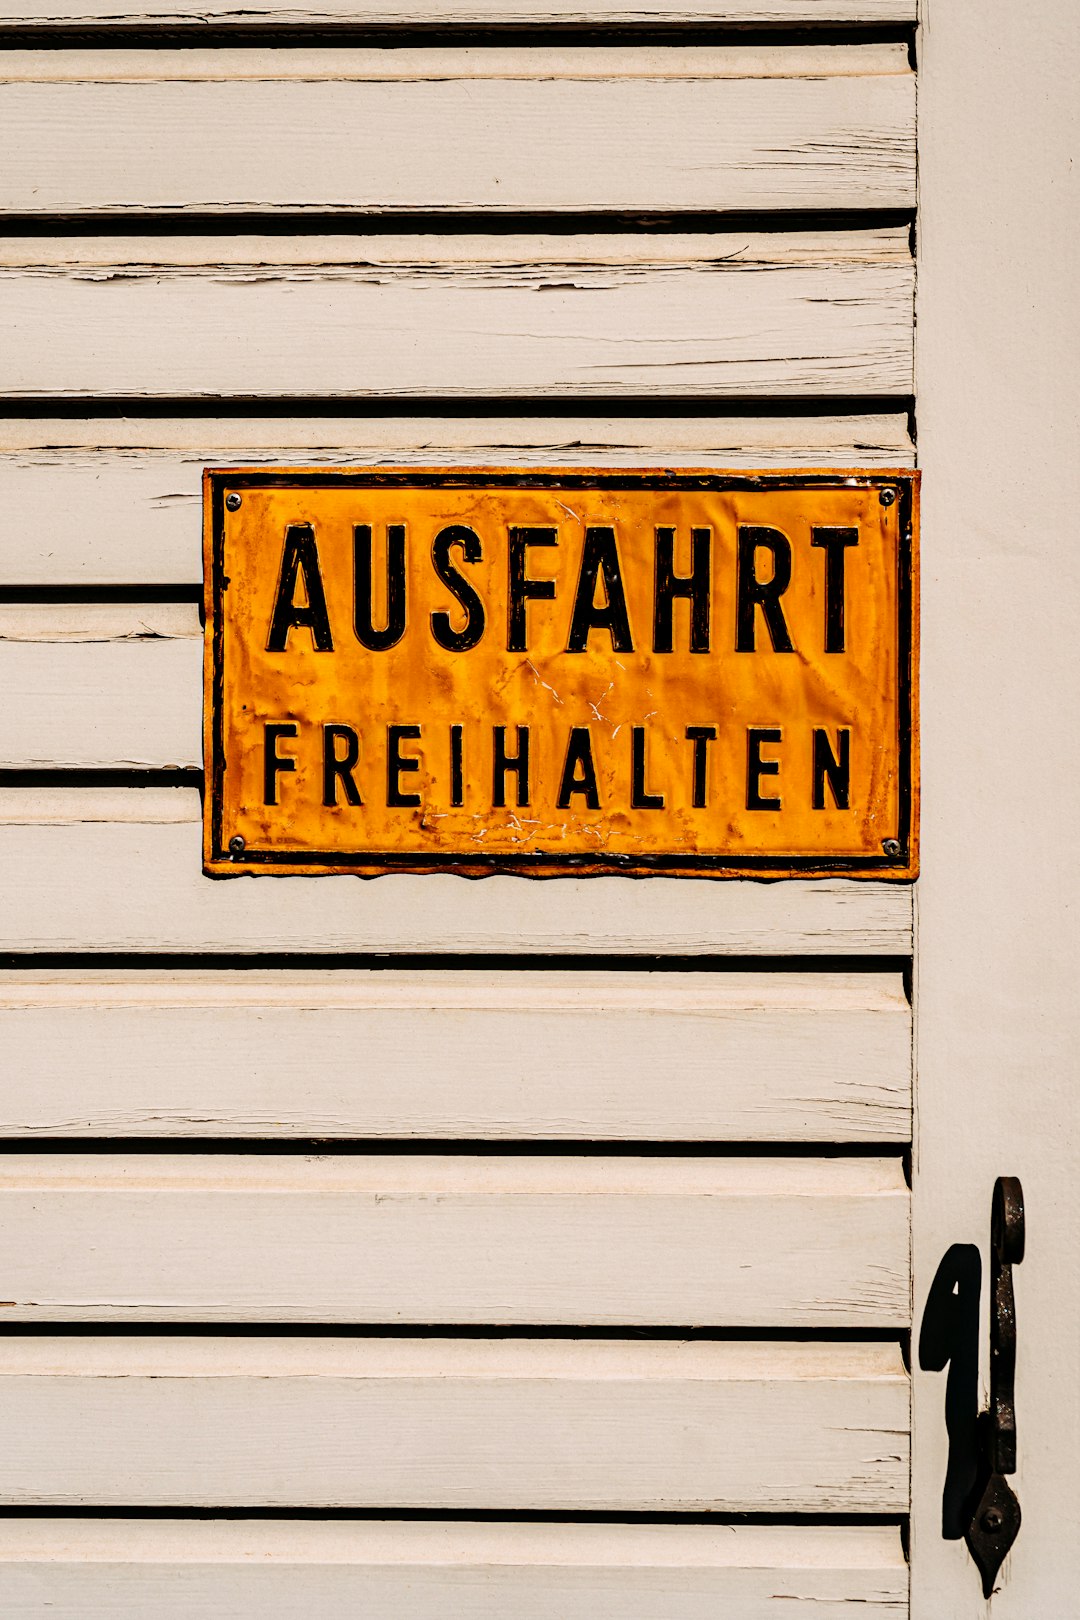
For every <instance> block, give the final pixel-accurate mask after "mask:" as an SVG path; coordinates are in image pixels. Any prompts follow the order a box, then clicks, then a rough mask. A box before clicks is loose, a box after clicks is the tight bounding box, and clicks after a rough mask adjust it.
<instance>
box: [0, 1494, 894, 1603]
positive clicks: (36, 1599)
mask: <svg viewBox="0 0 1080 1620" xmlns="http://www.w3.org/2000/svg"><path fill="white" fill-rule="evenodd" d="M803 1604H805V1605H808V1607H809V1612H812V1613H813V1615H814V1620H849V1617H850V1614H851V1612H852V1609H853V1606H854V1605H856V1604H857V1605H858V1606H859V1607H858V1609H857V1611H856V1612H857V1613H858V1614H859V1616H860V1617H861V1620H900V1617H901V1615H902V1614H903V1613H905V1612H906V1607H907V1566H906V1564H905V1561H904V1555H903V1551H902V1549H901V1545H900V1534H899V1531H898V1530H896V1529H893V1528H891V1527H878V1526H870V1525H847V1526H845V1527H844V1528H842V1529H832V1528H828V1527H821V1526H813V1527H794V1526H792V1527H788V1526H775V1525H730V1524H725V1525H701V1524H691V1525H676V1524H624V1525H619V1524H580V1523H574V1522H572V1521H571V1522H566V1523H561V1524H560V1523H554V1524H551V1523H543V1524H529V1523H520V1522H519V1523H501V1524H500V1523H490V1524H488V1523H476V1522H472V1523H469V1522H458V1523H446V1522H435V1523H427V1524H423V1523H411V1522H409V1521H408V1520H399V1521H397V1522H393V1521H390V1522H387V1521H385V1520H384V1521H381V1522H380V1521H367V1522H365V1521H359V1522H358V1521H354V1522H352V1523H348V1522H340V1521H339V1522H333V1521H326V1522H323V1523H318V1522H311V1521H304V1520H294V1521H292V1522H288V1521H275V1520H265V1519H264V1520H262V1521H260V1520H258V1519H248V1520H246V1521H243V1522H238V1521H236V1520H228V1519H222V1520H217V1521H215V1520H207V1519H192V1520H180V1519H174V1520H168V1519H165V1520H163V1519H157V1520H146V1519H7V1520H5V1521H4V1522H3V1523H0V1605H2V1606H3V1612H4V1614H5V1616H6V1617H7V1620H39V1617H44V1616H46V1615H47V1616H49V1617H51V1620H117V1617H118V1616H123V1615H128V1616H133V1615H137V1614H138V1615H153V1616H154V1620H191V1616H192V1615H196V1614H197V1615H199V1616H201V1617H203V1620H238V1617H239V1616H243V1615H260V1616H262V1617H263V1620H307V1617H308V1616H311V1615H318V1616H319V1620H357V1616H364V1615H366V1616H371V1617H375V1616H383V1617H386V1616H394V1617H397V1620H447V1616H448V1615H453V1617H454V1620H505V1617H506V1615H507V1614H514V1615H515V1616H518V1617H519V1620H657V1616H658V1615H663V1620H716V1615H717V1613H718V1612H720V1613H723V1612H724V1611H725V1610H726V1611H727V1612H729V1613H731V1614H732V1615H737V1616H738V1620H790V1616H791V1615H792V1613H793V1612H794V1613H796V1614H797V1613H798V1607H799V1606H800V1605H803Z"/></svg>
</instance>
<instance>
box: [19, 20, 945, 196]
mask: <svg viewBox="0 0 1080 1620" xmlns="http://www.w3.org/2000/svg"><path fill="white" fill-rule="evenodd" d="M0 145H2V147H3V150H4V154H5V161H4V165H3V169H2V171H0V207H2V208H3V209H5V210H6V211H8V212H11V213H15V214H38V213H40V214H46V215H47V214H68V215H74V214H95V213H118V212H128V213H131V212H166V213H168V212H172V213H176V212H178V211H179V210H182V209H185V208H188V209H193V210H196V211H201V212H206V211H213V212H222V213H238V214H242V213H253V212H255V213H258V212H266V211H273V210H283V211H286V212H294V211H296V210H305V209H307V210H312V211H315V212H318V213H327V212H336V211H350V212H351V211H356V210H360V211H369V212H386V211H393V210H409V209H420V210H435V211H437V212H440V213H443V212H445V213H452V212H454V211H466V212H477V211H481V210H482V211H484V212H485V213H487V214H499V213H506V212H513V211H515V210H530V209H533V210H540V211H548V210H551V211H555V212H558V213H573V212H575V211H580V210H582V209H603V210H607V211H611V212H615V211H617V210H619V209H641V208H654V209H655V208H663V209H667V210H678V209H701V208H708V209H724V210H729V209H730V210H739V209H761V208H830V207H833V208H836V207H841V208H842V207H852V206H857V207H868V206H879V207H910V206H912V205H913V203H914V197H915V81H914V75H913V74H912V73H911V71H910V68H909V66H908V61H907V53H906V50H905V47H904V46H903V45H902V44H896V45H886V46H881V45H877V46H866V47H858V46H855V47H851V46H818V47H816V48H811V49H808V50H807V49H801V48H784V47H779V48H777V49H776V50H774V51H773V52H771V53H768V54H765V53H761V52H746V51H742V50H740V49H739V48H738V47H731V48H728V49H727V50H723V49H721V50H716V49H713V50H709V49H694V48H690V49H683V48H680V47H673V48H667V49H665V48H659V49H658V48H656V47H650V48H647V49H642V48H640V47H638V48H636V49H634V48H630V49H621V50H613V49H600V50H596V49H590V50H576V51H574V50H551V49H550V48H548V47H535V48H532V49H530V48H528V47H525V48H520V49H517V50H507V49H502V50H491V49H480V50H471V51H470V50H464V51H462V50H453V51H447V50H381V51H342V50H335V51H331V52H326V51H288V50H280V49H278V50H273V51H228V50H226V51H220V50H216V51H208V52H201V51H197V50H194V51H193V50H185V51H183V52H173V51H154V52H140V51H122V50H121V51H109V52H101V51H94V52H80V51H74V52H66V51H59V52H48V53H32V52H18V51H17V52H12V53H5V55H4V56H3V57H2V58H0Z"/></svg>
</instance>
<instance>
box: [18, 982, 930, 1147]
mask: <svg viewBox="0 0 1080 1620" xmlns="http://www.w3.org/2000/svg"><path fill="white" fill-rule="evenodd" d="M0 1050H2V1051H3V1052H4V1054H5V1063H4V1067H5V1075H4V1084H3V1087H0V1136H24V1137H39V1136H72V1137H74V1136H81V1137H87V1136H101V1137H123V1136H171V1137H195V1138H197V1137H200V1136H239V1137H264V1138H289V1137H360V1138H365V1137H367V1138H373V1137H416V1138H421V1139H422V1138H439V1137H442V1138H455V1139H464V1140H469V1139H473V1138H484V1137H486V1138H492V1139H508V1140H512V1139H515V1138H516V1139H519V1140H528V1139H533V1140H547V1139H558V1138H562V1139H568V1138H569V1139H578V1140H593V1141H600V1140H607V1141H617V1140H620V1139H623V1140H630V1141H633V1140H640V1141H647V1140H648V1139H650V1138H654V1139H657V1140H664V1141H676V1142H689V1141H693V1140H695V1139H699V1140H704V1141H720V1142H724V1141H727V1142H739V1141H758V1142H784V1141H804V1142H805V1141H811V1142H813V1141H821V1142H848V1141H851V1142H859V1141H862V1142H889V1141H897V1142H899V1141H906V1140H908V1139H909V1138H910V1134H911V1013H910V1009H909V1007H908V1004H907V999H906V997H905V995H904V990H903V985H902V983H901V979H900V975H899V974H897V973H885V972H877V973H875V972H868V973H850V974H839V973H829V972H821V973H814V974H805V973H772V974H770V973H742V972H728V973H687V972H682V973H640V972H623V973H597V972H595V971H590V970H589V969H588V967H587V966H583V967H582V968H581V969H580V970H578V971H576V972H573V973H550V972H543V971H533V972H513V971H510V970H502V971H500V972H499V973H498V975H493V974H492V973H479V972H470V971H456V972H452V973H447V972H445V971H444V972H427V973H421V972H416V971H413V972H402V971H395V970H393V969H382V970H380V971H377V972H362V973H357V972H355V971H349V970H347V969H336V970H334V971H331V972H323V973H312V972H308V973H301V972H298V971H278V972H266V971H258V970H254V969H248V970H246V971H244V972H242V973H230V972H227V971H218V972H215V973H209V972H199V971H197V970H191V969H186V970H172V971H169V972H163V971H161V970H160V969H158V970H155V969H154V968H153V967H152V966H148V967H146V968H145V969H143V970H142V971H141V972H139V973H132V972H128V973H120V972H115V971H114V972H109V971H104V972H102V971H99V972H96V973H91V972H86V971H85V970H84V971H82V972H79V971H77V970H61V971H53V972H47V973H46V972H42V971H40V970H38V971H34V970H30V969H24V970H21V971H19V972H17V973H8V974H6V975H5V976H4V977H3V978H2V979H0ZM344 1054H347V1059H345V1058H344V1057H343V1055H344Z"/></svg>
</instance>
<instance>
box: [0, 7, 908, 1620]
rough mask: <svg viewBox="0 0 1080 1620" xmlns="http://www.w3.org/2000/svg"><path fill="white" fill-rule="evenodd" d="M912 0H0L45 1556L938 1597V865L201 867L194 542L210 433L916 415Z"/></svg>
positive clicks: (600, 1609)
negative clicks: (920, 946)
mask: <svg viewBox="0 0 1080 1620" xmlns="http://www.w3.org/2000/svg"><path fill="white" fill-rule="evenodd" d="M912 23H913V5H912V3H911V0H758V3H753V0H694V3H693V4H687V3H686V0H683V3H682V4H679V5H674V4H665V3H663V0H641V3H637V4H635V5H634V6H633V7H631V6H629V5H627V4H624V3H620V0H595V3H594V4H591V5H590V6H588V7H587V8H584V9H583V8H582V6H581V4H580V0H574V3H573V4H569V3H567V4H562V3H560V0H469V3H466V0H426V3H424V4H422V5H421V6H419V7H410V8H407V9H405V8H401V7H398V6H395V5H393V4H390V3H386V4H376V3H372V4H369V5H367V6H364V5H362V4H359V3H350V0H323V3H322V4H319V5H316V4H314V3H313V4H310V5H305V4H302V3H297V0H289V3H285V0H281V3H278V0H265V3H263V4H261V5H260V6H258V7H253V8H250V9H246V10H244V11H243V12H241V11H239V10H232V9H230V8H229V6H228V5H226V4H224V3H217V0H215V3H213V4H211V5H209V6H200V8H199V12H198V17H197V18H196V17H195V16H194V15H193V14H191V13H188V12H184V11H182V10H181V9H180V8H179V7H178V6H177V5H176V4H175V3H174V0H161V3H154V4H144V5H141V6H140V7H139V9H138V10H132V11H123V10H121V9H119V8H118V7H117V6H116V5H115V4H114V3H113V0H110V4H109V5H108V6H107V7H106V6H103V5H101V4H98V3H97V0H73V3H64V4H62V5H61V6H60V7H59V9H57V7H55V6H50V8H49V12H48V15H47V16H46V15H45V9H44V7H43V6H41V5H38V4H35V3H32V0H4V3H3V4H2V5H0V40H2V41H3V43H4V44H5V50H4V51H3V52H2V53H0V144H2V146H3V150H4V153H5V158H4V163H3V166H2V169H0V208H2V209H3V211H4V215H5V221H4V224H3V228H2V230H0V524H2V525H3V541H2V544H0V687H2V690H3V693H4V704H3V713H2V717H0V952H2V953H3V957H2V967H0V1046H2V1049H3V1051H4V1053H5V1060H6V1061H5V1070H6V1074H5V1083H4V1085H3V1087H2V1088H0V1136H2V1147H3V1152H2V1154H0V1278H2V1279H3V1281H2V1283H0V1293H3V1294H4V1296H5V1297H4V1300H3V1301H2V1302H0V1303H2V1309H3V1311H4V1313H5V1319H6V1323H7V1324H9V1325H8V1327H7V1328H6V1329H4V1328H3V1327H0V1415H2V1426H3V1431H4V1436H5V1441H4V1446H3V1448H2V1450H0V1607H2V1608H3V1612H4V1614H5V1616H7V1615H10V1616H18V1617H31V1616H34V1617H37V1616H44V1615H46V1614H48V1615H50V1616H67V1617H70V1620H75V1617H80V1620H81V1617H93V1616H98V1615H100V1616H106V1615H108V1616H112V1615H117V1614H129V1613H130V1614H133V1615H134V1614H154V1615H155V1616H164V1617H169V1616H174V1615H175V1616H177V1617H179V1616H181V1615H184V1616H187V1615H189V1614H194V1613H198V1614H200V1615H207V1616H233V1617H237V1616H245V1617H246V1616H256V1615H258V1616H268V1617H271V1620H277V1617H279V1616H286V1615H287V1616H297V1617H299V1616H301V1615H309V1614H318V1615H320V1616H326V1617H334V1616H341V1617H344V1616H346V1615H348V1616H357V1615H367V1616H372V1617H375V1616H378V1617H382V1616H386V1615H390V1614H393V1615H395V1616H400V1617H401V1620H436V1617H440V1620H441V1617H448V1616H453V1617H454V1620H458V1617H460V1620H496V1617H500V1620H501V1617H502V1616H504V1615H506V1614H507V1613H509V1612H514V1613H516V1614H519V1615H520V1616H522V1617H523V1620H578V1617H581V1620H584V1617H585V1616H586V1615H588V1616H589V1617H590V1620H591V1617H594V1616H595V1617H599V1616H610V1617H611V1620H657V1617H658V1616H663V1620H704V1617H705V1616H706V1615H708V1616H712V1615H715V1614H718V1613H721V1612H724V1613H731V1614H733V1615H738V1617H739V1620H794V1617H795V1616H800V1615H803V1614H805V1615H806V1616H808V1617H809V1616H811V1615H812V1616H813V1617H814V1620H841V1617H842V1616H844V1615H848V1614H850V1613H851V1612H853V1608H852V1606H853V1605H858V1612H859V1614H860V1615H862V1616H865V1620H885V1617H886V1616H888V1617H895V1616H897V1615H899V1614H900V1613H902V1612H906V1604H907V1597H906V1593H907V1572H906V1564H905V1561H904V1555H903V1551H902V1531H903V1528H904V1525H905V1522H906V1515H907V1511H908V1432H909V1419H908V1407H909V1390H908V1374H907V1370H906V1362H905V1355H906V1348H907V1336H908V1330H909V1327H910V1317H911V1307H910V1263H909V1193H908V1184H907V1179H906V1150H907V1147H908V1144H909V1143H910V1139H911V1020H910V1009H909V1005H908V999H907V994H906V988H905V986H906V970H907V967H908V963H909V959H910V953H911V937H912V895H911V890H910V889H909V888H907V887H904V886H902V885H891V884H887V883H879V882H845V881H840V880H821V881H793V882H786V883H779V884H777V883H774V884H769V883H755V882H749V881H728V882H709V881H706V880H685V881H684V880H666V879H656V880H649V881H647V882H632V881H628V880H624V879H617V878H604V879H599V880H586V879H569V880H559V881H553V882H546V883H536V882H529V881H526V880H521V879H516V878H497V879H490V880H486V881H484V882H479V883H477V882H473V883H470V882H466V881H463V880H460V879H457V878H454V877H451V876H438V877H434V876H432V877H401V878H384V879H380V880H377V881H374V882H363V881H360V880H357V879H353V878H348V877H335V878H321V879H315V880H309V879H303V878H287V879H279V880H274V881H269V880H264V881H254V880H250V879H242V880H239V881H236V882H230V883H211V882H209V881H208V880H206V879H204V878H203V877H202V876H201V873H200V855H199V817H200V802H199V794H200V788H201V751H200V653H201V640H200V636H201V632H200V627H199V617H198V605H197V604H198V599H199V594H200V567H201V565H200V550H199V546H200V527H199V493H198V492H199V477H200V472H201V469H202V467H203V466H205V465H213V464H215V463H216V464H223V465H230V464H231V465H235V464H238V463H247V462H266V463H279V464H286V465H288V464H307V465H318V464H321V463H326V464H342V463H350V462H358V463H365V462H383V463H398V464H410V463H417V464H422V463H425V462H436V463H438V462H447V461H449V462H456V461H461V462H473V463H484V462H503V463H507V462H510V463H518V464H527V465H536V464H541V465H542V464H553V465H575V464H577V465H581V464H587V465H595V464H600V465H604V464H606V465H612V466H627V465H630V466H632V465H635V464H638V465H642V464H644V465H650V464H663V465H680V464H682V465H698V466H702V465H705V466H718V467H723V466H732V467H738V466H751V467H752V466H788V467H791V466H823V467H829V466H851V465H859V466H896V467H901V466H907V465H910V464H911V462H912V460H913V446H912V442H911V439H910V434H909V415H910V405H911V395H912V388H913V384H912V367H913V321H912V299H913V285H914V277H913V265H912V257H911V243H910V222H911V218H912V213H913V207H914V196H915V192H914V187H915V126H914V107H915V102H914V88H915V86H914V75H913V72H912V68H911V63H910V60H909V46H910V29H911V26H912ZM747 1515H749V1516H750V1517H749V1518H746V1517H745V1516H747Z"/></svg>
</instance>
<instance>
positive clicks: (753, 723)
mask: <svg viewBox="0 0 1080 1620" xmlns="http://www.w3.org/2000/svg"><path fill="white" fill-rule="evenodd" d="M916 481H917V475H916V474H912V473H908V472H893V471H889V472H874V473H862V472H851V473H847V472H843V473H838V472H809V473H807V472H791V473H717V472H709V471H685V472H670V471H653V472H647V471H633V472H631V471H627V472H614V471H593V472H581V471H544V472H533V471H527V470H522V469H517V470H507V469H488V470H482V471H481V470H469V469H430V470H422V471H418V470H407V469H398V470H386V469H376V468H370V469H359V468H354V469H349V470H342V471H326V470H321V471H319V470H302V471H290V470H273V471H268V470H267V469H265V468H264V469H256V468H247V469H236V470H231V471H215V472H210V473H207V475H206V634H207V642H206V760H207V766H208V779H207V793H206V818H205V862H206V871H207V872H208V873H211V874H212V875H214V876H226V875H235V874H238V873H241V872H249V873H275V872H276V873H298V872H303V873H317V872H355V873H359V874H362V875H366V876H374V875H377V874H380V873H386V872H401V871H453V872H459V873H462V874H464V875H466V876H484V875H487V874H489V873H493V872H517V873H524V874H526V875H530V876H554V875H558V874H565V875H581V874H596V873H602V872H613V873H623V874H627V873H629V874H634V875H645V874H656V873H662V874H667V875H679V874H690V875H696V876H703V875H704V876H721V877H722V876H748V875H749V876H762V877H776V876H785V875H804V876H805V875H807V874H810V875H813V874H824V873H829V874H838V873H846V874H849V875H852V876H867V877H871V876H878V877H882V876H884V877H897V878H908V877H912V876H914V873H915V859H916V857H915V833H916V827H915V816H916V776H915V769H916V761H915V746H914V736H915V732H914V713H915V711H914V702H915V691H914V680H915V662H914V610H915V608H914V599H915V579H914V555H915V534H916V501H917V482H916Z"/></svg>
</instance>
